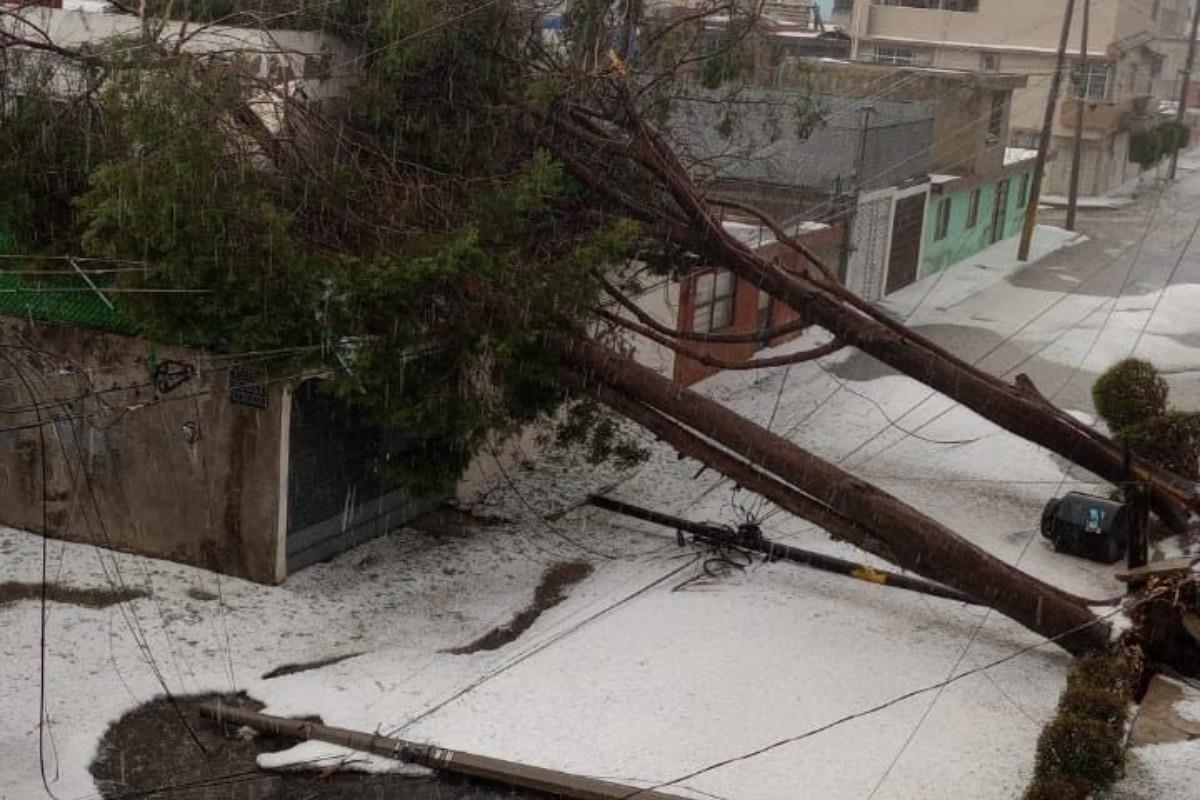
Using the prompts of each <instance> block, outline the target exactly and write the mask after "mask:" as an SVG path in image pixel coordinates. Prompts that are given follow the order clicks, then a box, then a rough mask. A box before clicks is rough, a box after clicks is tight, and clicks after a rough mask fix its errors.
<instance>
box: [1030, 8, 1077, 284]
mask: <svg viewBox="0 0 1200 800" xmlns="http://www.w3.org/2000/svg"><path fill="white" fill-rule="evenodd" d="M1074 14H1075V0H1067V10H1066V13H1065V14H1064V15H1063V25H1062V36H1061V37H1060V38H1059V41H1058V58H1057V60H1056V62H1055V65H1054V77H1052V78H1051V79H1050V95H1049V96H1048V97H1047V98H1046V117H1045V119H1044V120H1043V121H1042V136H1041V138H1040V139H1038V150H1037V161H1036V162H1035V163H1034V167H1033V181H1032V186H1030V188H1029V194H1028V195H1027V196H1026V197H1025V202H1026V203H1027V206H1026V208H1025V225H1024V227H1023V228H1022V229H1021V243H1020V245H1019V246H1018V247H1017V258H1018V259H1020V260H1021V261H1028V260H1029V248H1030V245H1031V244H1032V243H1033V228H1034V226H1035V225H1036V224H1037V210H1038V202H1039V200H1041V197H1042V176H1043V174H1044V173H1045V171H1046V155H1047V153H1048V152H1049V150H1050V137H1051V136H1053V135H1054V114H1055V112H1056V111H1057V110H1058V92H1059V87H1061V86H1062V74H1063V65H1064V64H1065V62H1066V60H1067V43H1068V42H1069V41H1070V39H1071V18H1072V17H1073V16H1074Z"/></svg>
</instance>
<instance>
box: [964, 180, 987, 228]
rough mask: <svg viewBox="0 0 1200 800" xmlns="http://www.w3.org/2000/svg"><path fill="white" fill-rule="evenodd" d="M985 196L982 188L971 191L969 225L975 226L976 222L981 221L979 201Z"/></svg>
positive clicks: (968, 204) (968, 209) (968, 205)
mask: <svg viewBox="0 0 1200 800" xmlns="http://www.w3.org/2000/svg"><path fill="white" fill-rule="evenodd" d="M982 196H983V190H982V189H976V190H975V191H973V192H971V199H970V200H969V201H968V203H967V227H968V228H974V227H975V223H977V222H979V201H980V198H981V197H982Z"/></svg>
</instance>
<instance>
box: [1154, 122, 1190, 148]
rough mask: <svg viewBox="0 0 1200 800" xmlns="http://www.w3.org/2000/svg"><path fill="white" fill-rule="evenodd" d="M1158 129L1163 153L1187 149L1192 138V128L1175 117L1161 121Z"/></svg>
mask: <svg viewBox="0 0 1200 800" xmlns="http://www.w3.org/2000/svg"><path fill="white" fill-rule="evenodd" d="M1156 130H1157V132H1158V140H1159V143H1160V148H1161V149H1162V152H1163V155H1170V154H1171V153H1174V152H1176V151H1178V150H1184V149H1186V148H1187V146H1188V144H1189V142H1190V141H1191V138H1192V131H1191V129H1190V128H1188V126H1187V125H1184V124H1183V123H1182V122H1176V121H1175V120H1173V119H1171V120H1167V121H1165V122H1160V123H1159V125H1158V128H1156Z"/></svg>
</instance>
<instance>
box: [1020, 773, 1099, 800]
mask: <svg viewBox="0 0 1200 800" xmlns="http://www.w3.org/2000/svg"><path fill="white" fill-rule="evenodd" d="M1089 794H1091V787H1090V786H1089V784H1088V782H1087V781H1083V780H1079V779H1078V778H1050V779H1049V780H1046V781H1038V782H1037V783H1035V784H1034V785H1033V786H1030V787H1029V791H1027V792H1026V793H1025V800H1087V797H1088V795H1089Z"/></svg>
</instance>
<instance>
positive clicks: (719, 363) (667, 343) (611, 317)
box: [596, 309, 846, 370]
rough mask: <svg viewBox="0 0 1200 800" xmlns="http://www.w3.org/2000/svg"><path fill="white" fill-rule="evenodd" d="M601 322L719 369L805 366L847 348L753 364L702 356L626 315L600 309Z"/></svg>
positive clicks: (836, 345)
mask: <svg viewBox="0 0 1200 800" xmlns="http://www.w3.org/2000/svg"><path fill="white" fill-rule="evenodd" d="M596 313H597V314H598V315H599V316H600V318H601V319H606V320H608V321H609V322H611V323H612V324H614V325H616V326H618V327H621V328H625V329H626V330H629V331H633V332H634V333H637V334H640V335H642V336H645V337H646V338H647V339H649V340H651V341H653V342H657V343H658V344H661V345H662V346H663V347H666V348H669V349H671V350H674V351H675V352H676V353H679V354H680V355H681V356H686V357H687V358H690V359H692V360H693V361H698V362H700V363H701V364H703V365H705V366H706V367H715V368H716V369H725V370H751V369H767V368H769V367H783V366H787V365H789V364H802V363H804V362H805V361H814V360H816V359H818V358H824V357H825V356H828V355H832V354H833V353H836V352H837V351H839V350H841V349H843V348H844V347H846V344H845V343H844V342H841V341H838V340H837V339H834V340H833V341H831V342H827V343H826V344H823V345H821V346H819V347H814V348H812V349H811V350H802V351H801V352H799V353H789V354H788V355H785V356H774V357H772V358H760V359H754V360H751V361H729V360H726V359H724V358H717V357H715V356H710V355H708V354H707V353H701V352H700V351H699V350H693V349H692V348H690V347H688V346H687V345H685V344H680V343H679V342H677V341H675V340H674V339H672V338H671V337H670V336H664V335H662V334H659V333H657V332H656V331H655V330H654V329H653V328H650V327H648V326H646V325H641V324H639V323H637V322H633V321H632V320H628V319H625V318H624V317H622V316H619V315H617V314H614V313H612V312H611V311H605V310H604V309H598V310H597V312H596Z"/></svg>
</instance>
